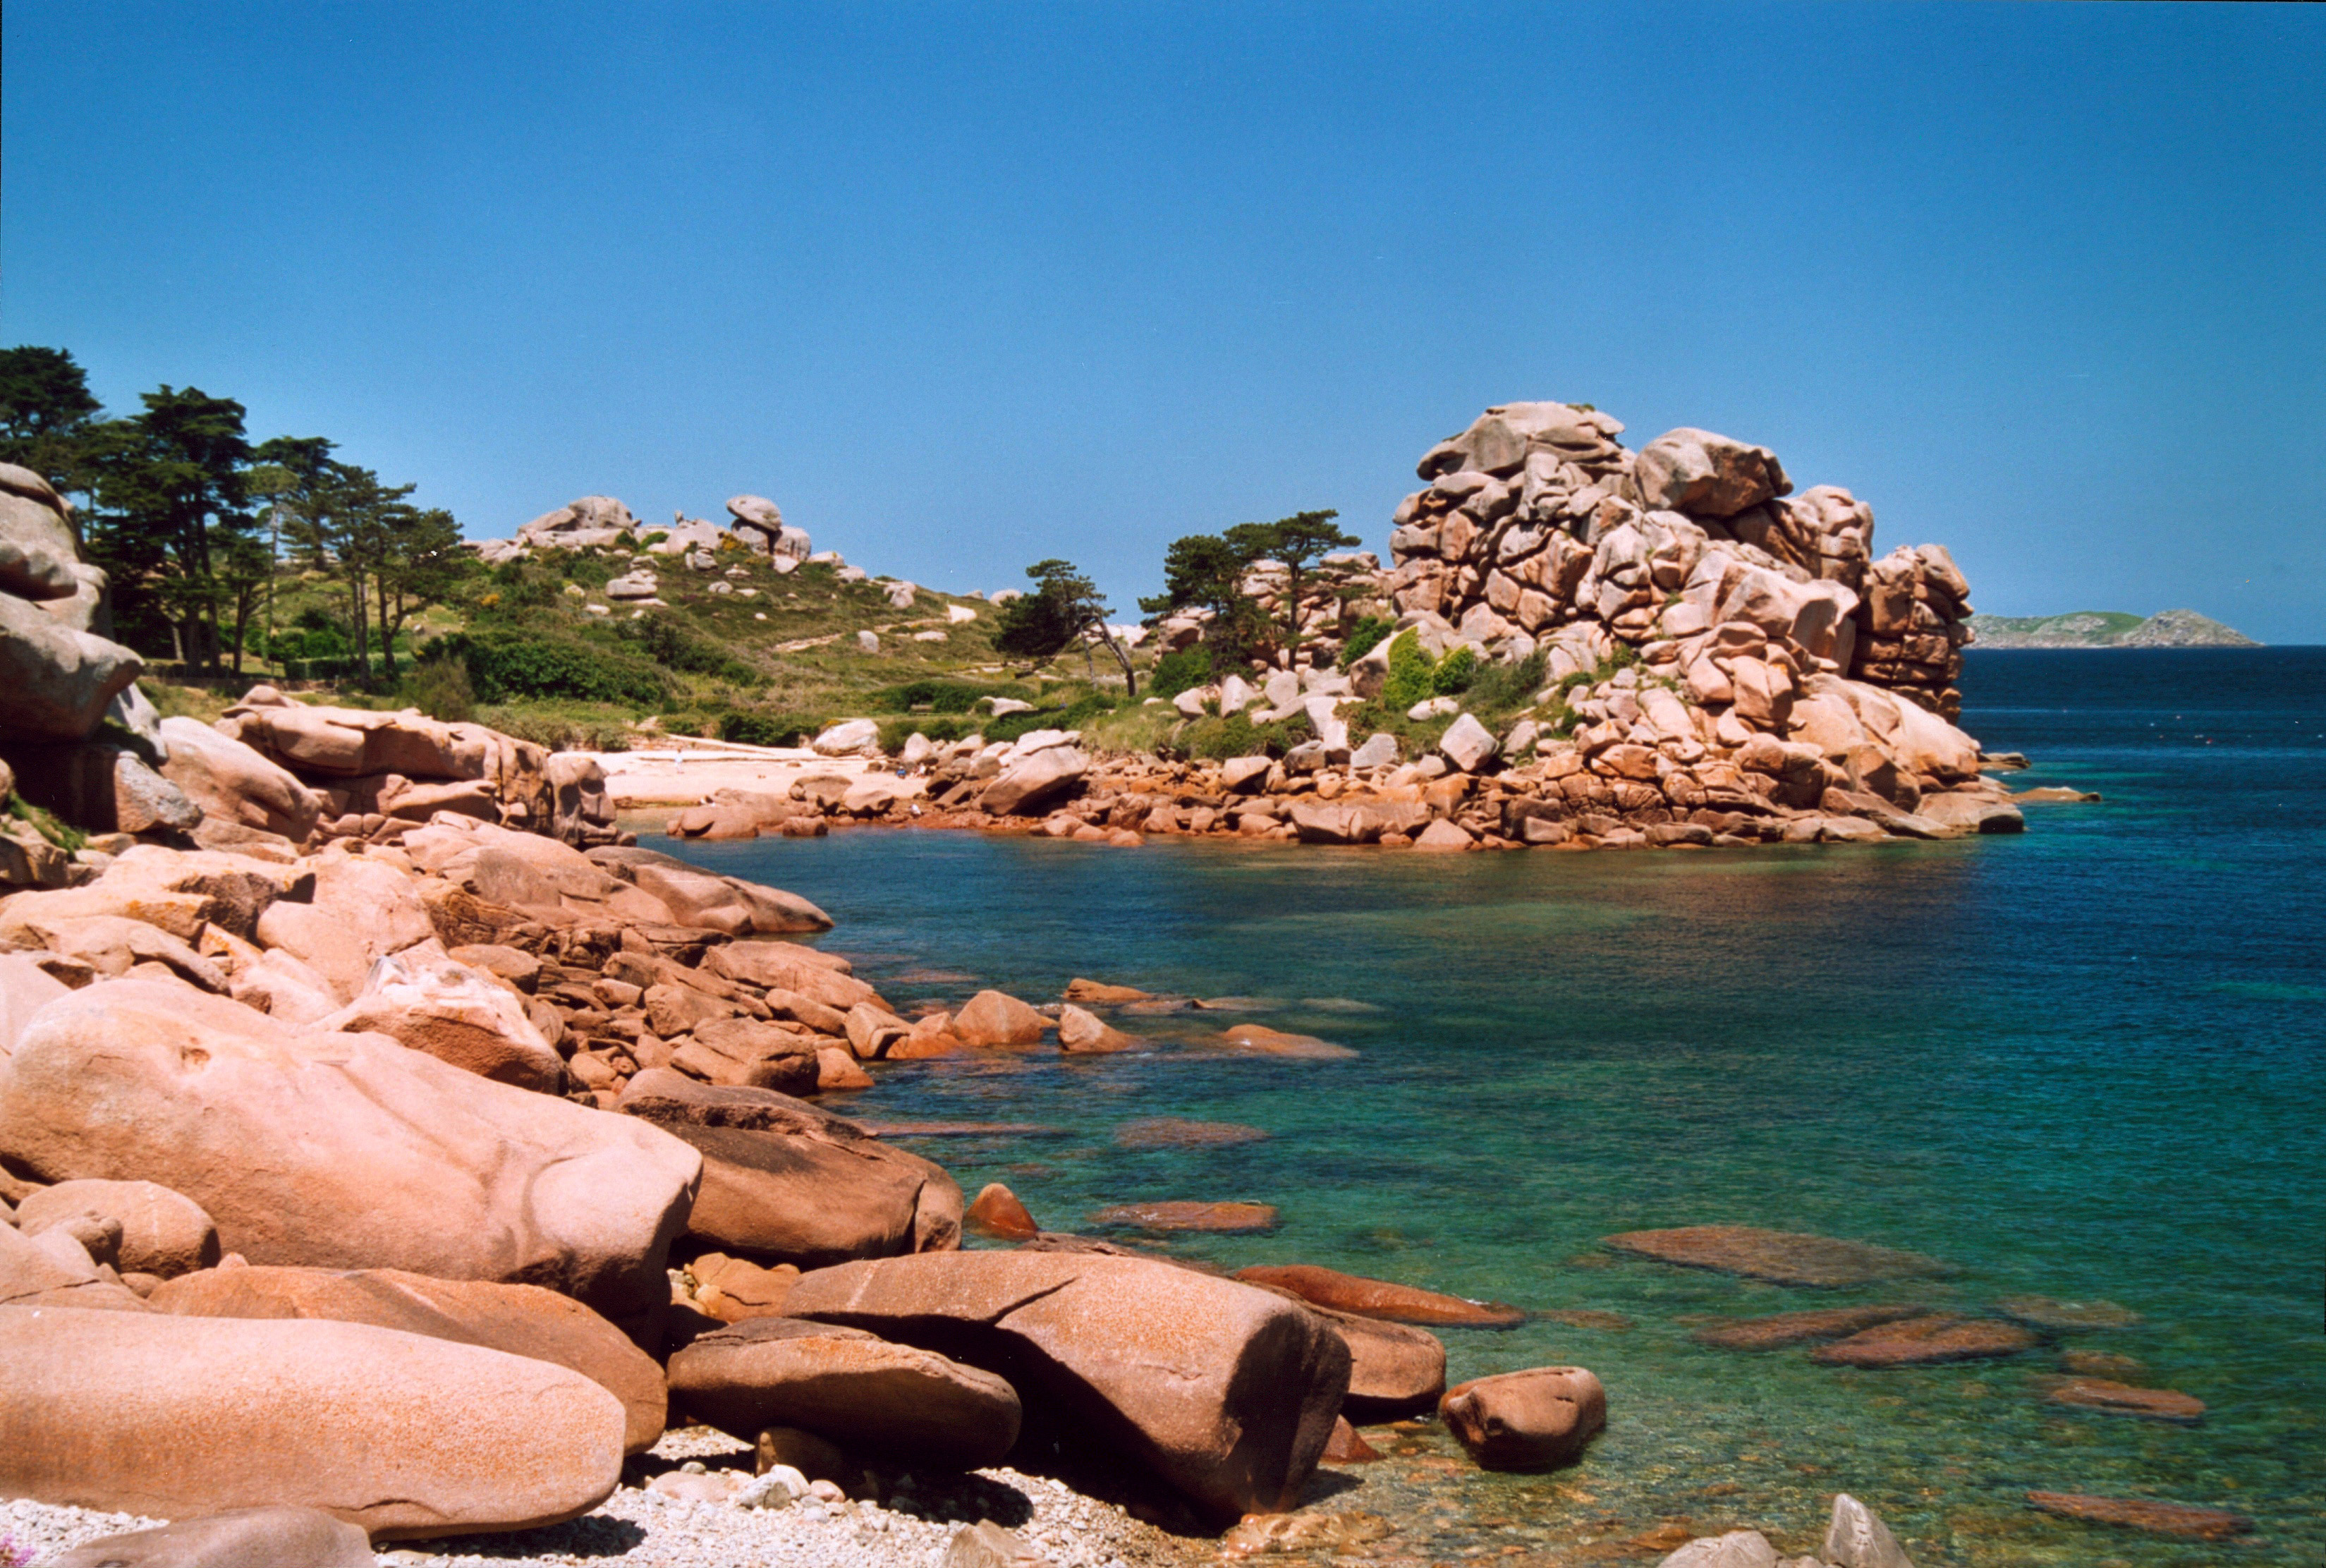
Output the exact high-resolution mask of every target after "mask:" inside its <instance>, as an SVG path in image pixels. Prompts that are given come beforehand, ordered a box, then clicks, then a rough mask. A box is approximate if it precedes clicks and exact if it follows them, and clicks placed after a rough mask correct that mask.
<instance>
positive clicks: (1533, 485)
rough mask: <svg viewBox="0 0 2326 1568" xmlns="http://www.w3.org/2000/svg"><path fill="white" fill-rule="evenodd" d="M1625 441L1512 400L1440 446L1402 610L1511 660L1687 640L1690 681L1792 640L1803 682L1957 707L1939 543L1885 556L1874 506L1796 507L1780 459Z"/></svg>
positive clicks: (1955, 661)
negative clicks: (1743, 653) (1723, 630)
mask: <svg viewBox="0 0 2326 1568" xmlns="http://www.w3.org/2000/svg"><path fill="white" fill-rule="evenodd" d="M1623 430H1624V426H1623V425H1622V424H1621V423H1620V422H1618V421H1616V420H1614V419H1612V418H1610V417H1609V416H1608V415H1605V414H1602V413H1600V412H1599V411H1597V410H1596V409H1592V408H1585V407H1578V406H1570V405H1568V404H1564V403H1513V404H1509V405H1505V406H1500V407H1495V408H1490V409H1488V410H1487V411H1486V412H1485V413H1484V415H1481V416H1480V417H1479V418H1478V420H1477V421H1476V422H1475V424H1473V425H1471V426H1470V427H1469V428H1468V429H1467V430H1465V431H1464V432H1463V433H1462V434H1459V435H1456V436H1454V437H1451V438H1450V439H1448V440H1446V441H1442V442H1440V443H1437V445H1436V446H1434V447H1432V448H1430V450H1429V452H1428V453H1427V454H1426V455H1425V456H1424V457H1423V458H1422V460H1421V462H1420V464H1419V470H1418V471H1419V475H1420V477H1421V478H1422V479H1424V480H1427V481H1429V482H1428V488H1426V489H1424V490H1418V491H1416V492H1415V493H1413V494H1412V495H1410V496H1408V497H1407V498H1406V499H1405V500H1404V501H1403V502H1402V503H1401V504H1400V506H1399V508H1398V510H1397V515H1396V519H1395V521H1396V532H1395V533H1394V534H1393V535H1392V536H1391V561H1392V568H1393V569H1392V572H1391V576H1390V588H1391V595H1392V596H1393V597H1394V599H1395V600H1396V602H1397V605H1398V607H1399V609H1400V610H1401V611H1407V612H1409V613H1416V612H1419V613H1426V614H1431V615H1437V616H1441V617H1443V618H1444V619H1445V620H1446V621H1448V622H1451V623H1452V624H1453V625H1454V626H1455V627H1456V629H1457V630H1458V631H1459V633H1460V635H1461V636H1462V638H1464V639H1466V640H1471V641H1475V642H1478V643H1481V644H1483V645H1484V646H1485V647H1486V648H1487V649H1490V650H1491V651H1493V652H1495V653H1498V654H1501V655H1503V656H1505V657H1518V658H1523V657H1525V656H1526V655H1527V654H1529V653H1531V652H1533V651H1534V649H1535V648H1536V647H1537V646H1538V645H1540V644H1542V643H1546V642H1555V643H1563V644H1566V645H1567V646H1568V647H1569V648H1570V649H1575V650H1577V663H1578V664H1579V666H1580V667H1586V668H1587V667H1591V666H1592V665H1594V664H1596V663H1597V662H1598V661H1599V658H1601V657H1604V654H1605V650H1606V649H1609V648H1611V647H1612V646H1613V644H1614V642H1618V641H1620V642H1624V643H1628V644H1631V645H1632V646H1633V647H1642V648H1644V647H1649V646H1652V645H1654V644H1657V643H1660V642H1667V643H1672V644H1675V645H1678V646H1679V661H1680V664H1681V666H1682V667H1683V668H1692V667H1694V666H1695V665H1697V664H1698V663H1699V662H1700V661H1701V660H1702V658H1704V656H1705V655H1706V654H1707V653H1708V652H1709V651H1710V650H1712V649H1715V648H1717V646H1718V636H1719V633H1718V632H1717V628H1719V627H1721V626H1723V625H1726V624H1733V623H1736V622H1739V621H1750V622H1752V623H1753V624H1754V625H1756V626H1759V627H1762V628H1763V629H1764V630H1767V631H1769V632H1771V633H1772V634H1775V635H1777V636H1779V637H1780V638H1781V639H1782V643H1783V645H1784V646H1785V647H1786V649H1788V650H1789V652H1790V654H1791V657H1792V658H1793V660H1794V662H1795V663H1796V665H1797V666H1798V667H1797V668H1795V669H1794V670H1792V671H1791V672H1790V676H1789V677H1788V680H1789V682H1790V680H1791V678H1792V677H1799V676H1800V675H1803V674H1808V673H1812V672H1823V673H1826V674H1831V675H1840V676H1845V677H1850V678H1853V679H1856V680H1862V681H1866V682H1870V683H1872V684H1875V685H1878V686H1884V687H1886V688H1888V689H1890V690H1893V691H1895V692H1897V693H1898V694H1899V695H1902V696H1904V697H1906V698H1908V699H1909V700H1910V701H1912V702H1914V703H1916V704H1917V705H1921V706H1922V707H1924V708H1927V709H1929V710H1930V711H1931V712H1933V713H1936V714H1941V715H1942V716H1945V717H1948V718H1952V717H1954V716H1955V714H1958V712H1960V709H1961V700H1962V699H1961V693H1960V692H1959V691H1958V690H1957V689H1956V681H1957V677H1958V676H1959V675H1960V673H1961V669H1962V649H1963V647H1964V646H1965V645H1966V644H1967V643H1968V642H1969V640H1970V631H1969V629H1968V626H1967V625H1966V624H1965V622H1966V621H1967V620H1968V616H1969V614H1970V606H1969V603H1968V598H1969V592H1970V591H1969V585H1968V583H1965V582H1964V580H1963V576H1962V574H1961V573H1960V572H1959V571H1958V570H1957V568H1956V566H1955V565H1954V562H1953V560H1952V558H1951V557H1949V555H1948V554H1947V552H1946V551H1945V550H1944V549H1943V548H1942V547H1940V546H1936V545H1924V546H1920V547H1919V548H1916V549H1912V550H1909V549H1905V548H1903V547H1902V548H1900V549H1897V550H1893V551H1892V552H1891V553H1890V554H1889V555H1885V556H1883V557H1882V558H1880V559H1879V560H1876V559H1875V558H1874V556H1873V553H1872V545H1873V538H1874V513H1873V509H1871V508H1869V507H1867V506H1866V505H1865V503H1864V502H1862V501H1860V500H1858V499H1856V497H1855V496H1853V495H1851V494H1850V493H1849V492H1848V491H1847V490H1841V489H1839V488H1838V487H1835V486H1831V485H1819V486H1817V487H1816V488H1814V489H1812V490H1808V491H1806V492H1804V493H1803V494H1801V495H1800V496H1798V497H1796V496H1794V495H1793V494H1792V483H1791V481H1790V480H1789V479H1788V478H1787V477H1786V474H1785V471H1784V467H1783V465H1782V463H1781V462H1778V460H1777V456H1776V454H1775V453H1772V452H1771V451H1769V450H1768V449H1767V448H1766V447H1762V446H1754V445H1751V444H1749V443H1745V442H1740V441H1735V440H1733V439H1731V438H1729V437H1727V436H1725V435H1716V434H1713V433H1711V432H1709V431H1704V430H1694V429H1679V430H1673V431H1670V432H1667V433H1666V434H1663V435H1661V436H1658V437H1657V438H1656V439H1655V440H1654V441H1651V442H1650V443H1648V444H1647V445H1646V446H1644V447H1642V449H1640V450H1639V451H1638V452H1636V453H1634V452H1632V451H1630V450H1628V449H1626V448H1625V447H1624V445H1623V443H1621V442H1619V441H1618V440H1617V439H1616V437H1617V436H1619V435H1621V434H1623ZM1705 684H1706V685H1707V686H1717V685H1718V684H1719V683H1718V682H1716V681H1713V680H1712V679H1711V678H1710V677H1708V676H1707V677H1706V681H1705ZM1704 700H1706V701H1707V702H1717V701H1718V700H1719V699H1717V698H1715V697H1713V696H1712V695H1709V694H1708V693H1707V694H1706V695H1705V696H1704Z"/></svg>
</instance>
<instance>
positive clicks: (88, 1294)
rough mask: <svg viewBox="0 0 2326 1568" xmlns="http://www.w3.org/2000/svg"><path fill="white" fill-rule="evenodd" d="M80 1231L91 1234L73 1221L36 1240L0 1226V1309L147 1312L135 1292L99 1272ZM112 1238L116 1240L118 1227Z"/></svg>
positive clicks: (11, 1227) (13, 1229) (15, 1229)
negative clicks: (68, 1308) (82, 1309)
mask: <svg viewBox="0 0 2326 1568" xmlns="http://www.w3.org/2000/svg"><path fill="white" fill-rule="evenodd" d="M77 1231H78V1232H79V1233H80V1234H90V1232H89V1231H88V1230H85V1229H83V1228H82V1227H80V1226H78V1225H76V1224H74V1223H73V1222H71V1221H67V1222H66V1223H64V1224H61V1225H58V1226H55V1227H51V1229H50V1230H49V1231H48V1232H46V1233H45V1234H44V1235H42V1236H40V1237H31V1236H27V1235H25V1234H24V1233H23V1232H22V1231H20V1230H18V1229H17V1228H16V1227H14V1226H13V1225H0V1304H5V1305H8V1306H17V1307H76V1308H87V1307H95V1308H99V1309H103V1310H105V1311H117V1312H142V1311H144V1310H145V1303H144V1302H142V1301H140V1300H138V1299H137V1296H136V1294H135V1293H134V1292H132V1291H131V1290H129V1288H128V1287H127V1286H126V1285H123V1284H121V1283H118V1281H117V1280H116V1279H109V1278H107V1277H106V1275H104V1274H101V1273H99V1272H98V1265H97V1263H96V1261H95V1260H94V1259H93V1258H91V1257H90V1255H89V1253H88V1246H87V1245H86V1244H85V1243H84V1242H83V1241H82V1240H81V1239H80V1234H75V1233H76V1232H77ZM112 1234H113V1236H115V1237H118V1235H119V1227H118V1226H117V1225H116V1227H115V1228H114V1230H113V1232H112Z"/></svg>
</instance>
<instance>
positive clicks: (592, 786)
mask: <svg viewBox="0 0 2326 1568" xmlns="http://www.w3.org/2000/svg"><path fill="white" fill-rule="evenodd" d="M181 727H182V728H184V729H186V730H188V731H198V730H199V729H200V726H197V725H192V724H191V723H190V724H187V725H184V726H181ZM216 733H217V734H218V735H219V736H222V737H224V738H225V739H228V740H230V741H235V742H240V743H241V744H242V745H243V746H244V747H247V748H248V749H249V750H251V751H255V752H256V753H257V755H258V756H259V757H260V758H261V759H263V760H264V761H266V762H269V763H272V764H274V766H275V767H277V768H279V769H281V770H284V771H285V772H287V773H289V774H291V775H292V776H293V779H294V780H295V781H297V782H299V783H301V784H303V785H305V786H308V787H309V788H311V789H312V792H313V793H314V795H315V797H316V801H315V812H314V814H313V815H311V816H310V817H309V818H308V826H313V822H314V818H315V816H316V815H320V816H321V817H323V818H324V819H325V820H327V821H328V822H330V824H331V825H332V829H333V831H334V832H335V833H337V834H340V835H363V834H368V833H370V832H373V831H375V830H376V829H377V826H378V825H379V824H380V823H381V822H383V821H385V820H386V819H387V818H390V817H394V818H398V819H400V820H402V821H405V822H407V823H420V822H425V821H426V820H428V819H429V818H430V817H433V816H434V815H435V814H436V813H437V812H439V811H451V812H457V813H459V814H460V815H461V816H464V817H476V818H478V819H479V820H481V821H486V822H493V823H498V824H501V825H504V826H511V827H517V828H523V829H526V830H532V831H540V832H546V833H554V834H555V835H557V836H558V837H561V838H563V839H564V840H565V841H566V842H567V843H569V844H579V845H592V844H611V843H613V842H614V839H615V837H616V832H615V828H614V821H613V808H612V806H611V804H610V803H609V801H608V799H607V798H606V789H605V772H604V770H602V769H600V767H599V766H598V765H597V763H596V762H595V761H592V760H591V759H590V758H587V757H581V756H568V755H563V754H561V755H557V756H553V755H552V754H551V753H550V752H549V751H547V750H546V749H544V748H543V747H541V746H538V745H535V743H534V742H531V741H520V740H518V739H516V737H515V736H512V735H505V734H502V733H500V732H499V731H498V730H492V729H488V728H486V727H485V726H484V725H482V724H470V723H442V722H440V721H438V720H435V719H431V718H429V717H428V716H427V715H425V714H422V713H421V712H420V711H419V710H417V709H414V708H406V709H405V710H404V711H403V712H401V713H393V714H383V713H374V712H370V711H368V710H367V709H362V708H332V707H309V706H306V705H302V704H300V703H294V702H293V701H292V700H291V699H290V698H289V697H286V696H284V695H283V694H282V693H280V692H278V691H276V690H275V689H274V687H273V686H253V687H252V688H251V689H250V690H249V691H248V692H247V693H246V694H245V695H244V696H243V699H242V700H241V701H240V702H239V703H237V704H236V705H234V706H233V707H231V708H228V710H227V713H226V716H225V717H224V718H223V719H221V720H220V721H219V724H218V726H217V732H216ZM188 739H189V740H190V741H191V740H193V739H195V737H194V736H193V735H191V734H190V735H189V736H188ZM210 744H211V745H212V746H213V748H214V742H211V743H210ZM274 831H284V832H286V836H290V837H293V838H303V837H304V836H305V831H304V829H302V830H300V831H299V832H296V833H289V832H287V830H286V829H281V828H278V829H274Z"/></svg>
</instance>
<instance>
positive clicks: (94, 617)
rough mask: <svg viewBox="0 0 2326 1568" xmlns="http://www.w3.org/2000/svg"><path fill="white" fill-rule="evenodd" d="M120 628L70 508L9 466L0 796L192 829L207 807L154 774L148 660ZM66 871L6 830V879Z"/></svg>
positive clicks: (0, 644)
mask: <svg viewBox="0 0 2326 1568" xmlns="http://www.w3.org/2000/svg"><path fill="white" fill-rule="evenodd" d="M110 630H112V614H111V606H110V602H109V599H108V593H107V582H106V577H105V574H104V572H102V571H101V570H99V569H98V568H97V567H95V566H92V565H89V564H88V562H86V561H84V560H82V559H81V557H80V546H79V539H78V538H77V537H76V536H75V534H74V532H73V526H72V509H71V508H70V507H69V506H67V505H66V504H65V501H64V499H63V498H62V497H60V496H59V495H58V494H57V492H56V491H55V490H53V489H51V487H50V485H49V483H48V481H45V480H43V479H42V478H41V477H40V475H38V474H36V473H33V471H31V470H29V469H23V468H18V467H16V466H15V465H14V464H13V463H0V774H5V779H0V797H5V794H6V793H7V791H8V790H9V789H14V791H15V793H17V794H19V795H21V796H23V798H25V799H27V800H29V801H31V802H33V804H34V805H36V806H42V807H47V808H49V809H50V810H52V811H55V812H57V813H58V814H59V815H60V816H62V817H65V818H67V819H68V820H70V821H72V822H74V823H76V824H78V825H79V826H83V827H87V828H89V829H92V830H94V831H97V832H100V833H113V832H120V833H144V832H148V831H152V830H155V829H180V828H185V827H189V826H192V825H193V824H194V823H195V822H197V821H198V820H200V815H201V814H200V811H199V810H198V809H197V808H196V807H194V806H193V804H192V803H191V801H189V800H187V799H186V798H185V797H184V795H183V794H181V792H180V791H179V789H177V787H176V786H174V785H173V784H172V783H171V782H170V781H169V780H168V779H164V778H163V777H162V776H161V775H160V774H159V773H157V772H156V771H155V770H154V762H155V761H158V760H159V757H160V755H161V751H162V749H161V746H160V744H159V741H160V736H159V732H158V726H157V722H156V721H157V717H158V715H156V714H154V710H153V707H152V706H151V705H149V704H147V703H146V702H145V701H144V698H143V697H141V696H140V695H138V694H137V690H136V687H135V684H134V683H135V681H136V679H137V677H138V675H139V673H140V672H141V671H143V669H144V661H143V660H142V659H140V658H138V657H137V655H136V654H135V652H133V651H132V650H131V649H126V648H124V647H123V646H122V645H121V644H119V643H117V642H115V641H113V640H111V639H110V638H109V637H107V633H108V632H109V631H110ZM12 827H13V825H12ZM64 874H65V872H64V867H63V863H62V860H61V857H60V856H59V855H57V854H55V853H53V850H52V848H51V846H50V845H47V844H46V843H45V842H43V841H42V840H41V839H40V838H39V836H38V835H34V834H32V833H30V832H29V831H12V832H11V833H9V834H8V835H5V836H0V887H6V886H10V885H19V886H21V885H25V884H53V883H55V882H58V881H59V880H60V879H61V878H62V877H63V875H64Z"/></svg>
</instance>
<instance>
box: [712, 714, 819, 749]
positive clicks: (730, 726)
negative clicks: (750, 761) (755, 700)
mask: <svg viewBox="0 0 2326 1568" xmlns="http://www.w3.org/2000/svg"><path fill="white" fill-rule="evenodd" d="M822 728H823V725H821V724H819V723H816V722H815V721H814V719H812V718H807V717H805V716H803V715H802V714H720V715H719V738H720V739H721V740H722V741H735V742H740V743H741V744H743V745H746V746H804V745H805V744H806V743H807V742H809V741H811V740H813V739H814V737H815V733H816V731H818V730H820V729H822Z"/></svg>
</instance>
